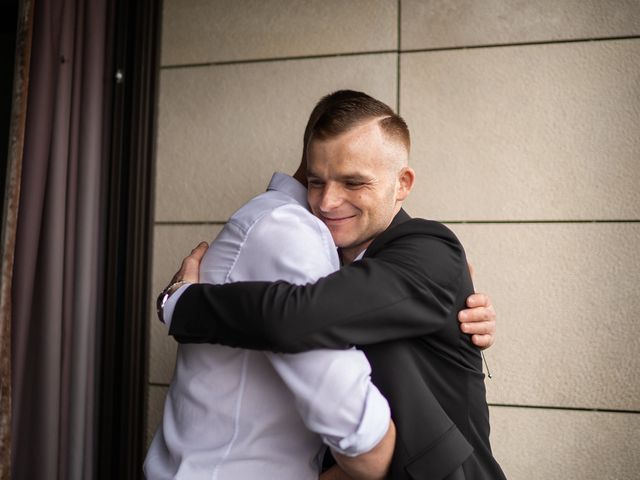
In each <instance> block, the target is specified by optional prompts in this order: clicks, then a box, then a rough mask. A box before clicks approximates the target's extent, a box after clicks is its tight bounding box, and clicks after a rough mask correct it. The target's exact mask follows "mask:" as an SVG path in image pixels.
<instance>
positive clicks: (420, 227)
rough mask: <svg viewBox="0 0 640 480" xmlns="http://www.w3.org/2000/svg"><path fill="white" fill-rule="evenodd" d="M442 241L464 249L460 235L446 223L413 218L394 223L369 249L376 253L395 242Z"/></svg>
mask: <svg viewBox="0 0 640 480" xmlns="http://www.w3.org/2000/svg"><path fill="white" fill-rule="evenodd" d="M434 243H441V244H443V245H445V246H448V248H451V249H453V250H459V251H462V245H461V243H460V241H459V240H458V237H456V235H455V234H454V233H453V232H452V231H451V230H450V229H449V228H448V227H447V226H445V225H444V224H442V223H440V222H436V221H433V220H425V219H423V218H411V219H408V220H406V221H404V222H402V223H400V224H398V225H392V226H391V227H389V228H388V229H387V230H385V231H384V232H382V233H381V234H380V235H379V236H378V237H377V238H376V239H375V240H374V241H373V243H372V244H371V246H370V247H369V249H368V250H367V252H368V253H370V254H375V253H377V252H379V251H380V250H382V249H384V248H388V247H389V246H391V245H394V244H403V245H405V246H406V245H415V246H416V247H419V246H420V245H426V244H434Z"/></svg>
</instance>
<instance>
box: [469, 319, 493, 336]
mask: <svg viewBox="0 0 640 480" xmlns="http://www.w3.org/2000/svg"><path fill="white" fill-rule="evenodd" d="M460 330H462V331H463V332H464V333H466V334H468V335H495V333H496V322H495V320H485V321H475V322H465V323H461V324H460Z"/></svg>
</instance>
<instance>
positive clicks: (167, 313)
mask: <svg viewBox="0 0 640 480" xmlns="http://www.w3.org/2000/svg"><path fill="white" fill-rule="evenodd" d="M190 286H191V284H190V283H185V284H184V285H182V286H181V287H180V288H179V289H178V290H176V291H175V292H173V294H172V295H171V296H170V297H169V298H168V299H167V301H166V302H165V303H164V308H163V309H162V319H163V320H164V323H165V325H166V326H167V327H170V326H171V318H172V317H173V311H174V310H175V309H176V303H177V302H178V299H179V298H180V295H182V292H184V291H185V290H186V289H187V288H189V287H190Z"/></svg>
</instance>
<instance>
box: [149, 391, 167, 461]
mask: <svg viewBox="0 0 640 480" xmlns="http://www.w3.org/2000/svg"><path fill="white" fill-rule="evenodd" d="M168 391H169V389H168V388H167V387H159V386H155V385H151V386H149V390H148V392H149V396H148V397H147V449H148V448H149V445H151V440H153V436H154V435H155V433H156V429H157V428H158V425H159V424H160V421H161V420H162V411H163V410H164V398H165V397H166V396H167V392H168Z"/></svg>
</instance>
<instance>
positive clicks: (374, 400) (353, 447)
mask: <svg viewBox="0 0 640 480" xmlns="http://www.w3.org/2000/svg"><path fill="white" fill-rule="evenodd" d="M390 419H391V409H390V408H389V402H387V399H386V398H384V397H383V396H382V394H381V393H380V391H379V390H378V389H377V388H376V387H375V386H374V385H373V384H371V383H370V384H369V391H368V392H367V400H366V403H365V409H364V413H363V415H362V420H361V421H360V425H359V426H358V430H356V431H355V432H354V433H352V434H351V435H349V436H348V437H345V438H343V439H342V440H340V441H339V442H338V445H337V446H336V445H331V447H332V448H333V449H334V450H335V451H336V452H338V453H340V454H342V455H346V456H347V457H356V456H358V455H360V454H363V453H366V452H368V451H370V450H372V449H373V448H374V447H375V446H376V445H377V444H378V443H379V442H380V440H382V438H383V437H384V436H385V434H386V433H387V430H388V429H389V420H390Z"/></svg>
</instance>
